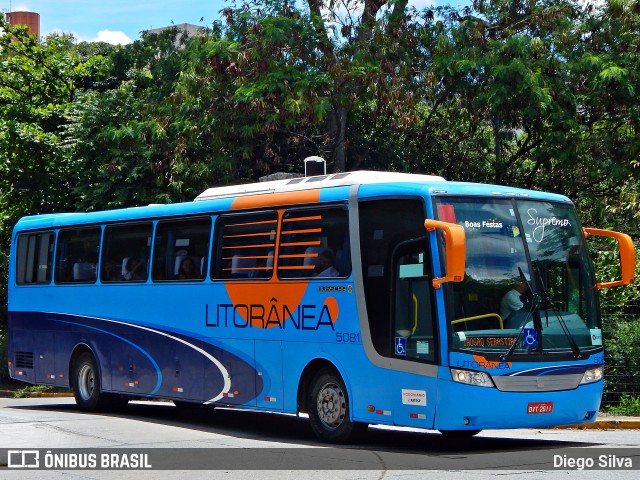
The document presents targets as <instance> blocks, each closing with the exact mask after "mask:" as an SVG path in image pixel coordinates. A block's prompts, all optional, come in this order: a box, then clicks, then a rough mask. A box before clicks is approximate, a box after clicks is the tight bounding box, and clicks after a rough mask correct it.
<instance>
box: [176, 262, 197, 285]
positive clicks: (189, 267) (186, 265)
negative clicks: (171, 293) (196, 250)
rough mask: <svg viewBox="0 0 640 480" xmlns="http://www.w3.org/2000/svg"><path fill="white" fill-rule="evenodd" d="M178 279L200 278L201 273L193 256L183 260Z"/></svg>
mask: <svg viewBox="0 0 640 480" xmlns="http://www.w3.org/2000/svg"><path fill="white" fill-rule="evenodd" d="M178 279H179V280H192V279H200V275H199V274H198V271H197V269H196V265H195V263H193V260H192V259H191V257H187V258H185V259H184V260H182V263H181V264H180V269H179V270H178Z"/></svg>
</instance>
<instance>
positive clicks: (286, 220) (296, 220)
mask: <svg viewBox="0 0 640 480" xmlns="http://www.w3.org/2000/svg"><path fill="white" fill-rule="evenodd" d="M311 220H322V215H317V216H315V217H297V218H285V219H284V220H282V223H291V222H307V221H311Z"/></svg>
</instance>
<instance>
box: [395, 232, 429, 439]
mask: <svg viewBox="0 0 640 480" xmlns="http://www.w3.org/2000/svg"><path fill="white" fill-rule="evenodd" d="M427 246H428V241H427V239H426V238H424V237H423V238H419V239H416V240H409V241H407V242H404V243H401V244H399V245H398V246H397V247H396V249H395V251H394V254H393V257H392V258H393V276H394V278H393V280H392V290H391V305H392V307H391V308H392V310H391V317H392V323H393V345H394V356H395V358H396V359H402V360H406V361H407V364H406V367H407V368H406V369H403V370H405V371H403V372H394V374H393V375H392V377H393V379H394V380H393V385H394V390H395V391H394V423H396V424H398V425H410V426H417V427H422V428H432V426H433V421H434V416H435V398H436V390H435V389H436V385H437V382H436V372H437V366H436V360H437V343H436V340H437V337H436V329H435V314H434V309H433V304H434V295H433V291H432V289H433V287H432V282H431V280H432V278H431V271H432V270H431V265H430V261H429V259H430V256H429V255H428V254H427ZM406 370H408V371H406ZM409 372H415V373H409Z"/></svg>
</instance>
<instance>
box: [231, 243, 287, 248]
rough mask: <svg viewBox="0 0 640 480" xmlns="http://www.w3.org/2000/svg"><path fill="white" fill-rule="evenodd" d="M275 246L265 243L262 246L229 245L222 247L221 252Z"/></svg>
mask: <svg viewBox="0 0 640 480" xmlns="http://www.w3.org/2000/svg"><path fill="white" fill-rule="evenodd" d="M274 245H275V244H273V243H266V244H262V245H229V246H227V247H222V249H223V250H229V249H232V250H233V249H235V248H262V247H273V246H274Z"/></svg>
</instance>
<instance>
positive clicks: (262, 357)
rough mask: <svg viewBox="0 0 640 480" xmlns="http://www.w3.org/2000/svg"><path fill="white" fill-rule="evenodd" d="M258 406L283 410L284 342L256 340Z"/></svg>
mask: <svg viewBox="0 0 640 480" xmlns="http://www.w3.org/2000/svg"><path fill="white" fill-rule="evenodd" d="M255 348H256V357H255V358H256V396H257V397H256V406H257V407H259V408H265V409H267V410H270V409H273V410H282V408H283V405H284V398H283V386H282V342H280V341H268V340H256V346H255Z"/></svg>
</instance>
